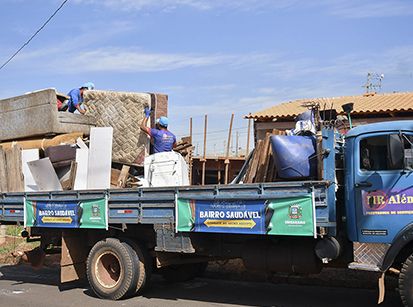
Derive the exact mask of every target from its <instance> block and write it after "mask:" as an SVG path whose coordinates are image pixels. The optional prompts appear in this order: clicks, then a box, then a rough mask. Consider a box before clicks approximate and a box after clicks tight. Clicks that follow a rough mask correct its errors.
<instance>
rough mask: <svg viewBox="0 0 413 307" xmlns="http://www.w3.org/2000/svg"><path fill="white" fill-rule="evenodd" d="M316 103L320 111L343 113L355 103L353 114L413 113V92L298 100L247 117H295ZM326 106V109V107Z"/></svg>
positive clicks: (262, 118) (263, 118) (264, 118)
mask: <svg viewBox="0 0 413 307" xmlns="http://www.w3.org/2000/svg"><path fill="white" fill-rule="evenodd" d="M309 102H315V103H319V104H320V109H321V110H322V109H324V108H325V109H331V108H333V109H336V110H337V112H338V113H343V110H342V108H341V106H342V105H343V104H346V103H349V102H353V103H354V109H353V111H352V114H374V113H375V114H377V113H387V112H400V111H401V112H404V111H408V112H413V92H409V93H391V94H373V93H372V94H365V95H361V96H343V97H332V98H315V99H298V100H294V101H290V102H285V103H281V104H277V105H275V106H273V107H271V108H268V109H265V110H263V111H260V112H257V113H254V114H251V115H248V116H246V117H247V118H254V119H261V120H266V119H273V118H289V117H295V116H297V115H298V114H300V113H302V112H304V111H305V110H306V107H304V106H303V104H305V103H309ZM324 106H325V107H324ZM331 106H333V107H331Z"/></svg>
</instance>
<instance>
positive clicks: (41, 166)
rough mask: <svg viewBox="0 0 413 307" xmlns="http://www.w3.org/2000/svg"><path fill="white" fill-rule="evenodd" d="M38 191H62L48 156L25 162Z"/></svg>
mask: <svg viewBox="0 0 413 307" xmlns="http://www.w3.org/2000/svg"><path fill="white" fill-rule="evenodd" d="M27 164H28V166H29V169H30V172H31V173H32V175H33V178H34V181H35V182H36V185H37V187H38V188H39V191H62V190H63V189H62V185H61V184H60V181H59V178H58V177H57V175H56V172H55V170H54V168H53V165H52V163H51V162H50V159H49V158H44V159H40V160H37V161H32V162H28V163H27Z"/></svg>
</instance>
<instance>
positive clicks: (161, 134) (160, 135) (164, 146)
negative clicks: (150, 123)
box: [151, 128, 176, 153]
mask: <svg viewBox="0 0 413 307" xmlns="http://www.w3.org/2000/svg"><path fill="white" fill-rule="evenodd" d="M151 137H152V138H153V149H154V151H155V153H158V152H165V151H172V149H173V145H174V143H175V142H176V137H175V135H174V134H173V133H172V132H170V131H168V130H159V129H155V128H152V129H151Z"/></svg>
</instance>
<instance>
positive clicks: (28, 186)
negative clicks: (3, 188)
mask: <svg viewBox="0 0 413 307" xmlns="http://www.w3.org/2000/svg"><path fill="white" fill-rule="evenodd" d="M36 160H39V150H38V149H25V150H22V170H23V176H24V191H25V192H33V191H38V190H39V188H38V187H37V185H36V181H35V180H34V178H33V175H32V173H31V172H30V169H29V166H28V165H27V162H31V161H36Z"/></svg>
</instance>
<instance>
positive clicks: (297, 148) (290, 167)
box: [271, 135, 317, 179]
mask: <svg viewBox="0 0 413 307" xmlns="http://www.w3.org/2000/svg"><path fill="white" fill-rule="evenodd" d="M271 146H272V150H273V153H274V162H275V166H276V169H277V174H278V178H282V179H303V178H315V177H316V176H317V158H316V141H315V137H314V136H285V135H273V136H271Z"/></svg>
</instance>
